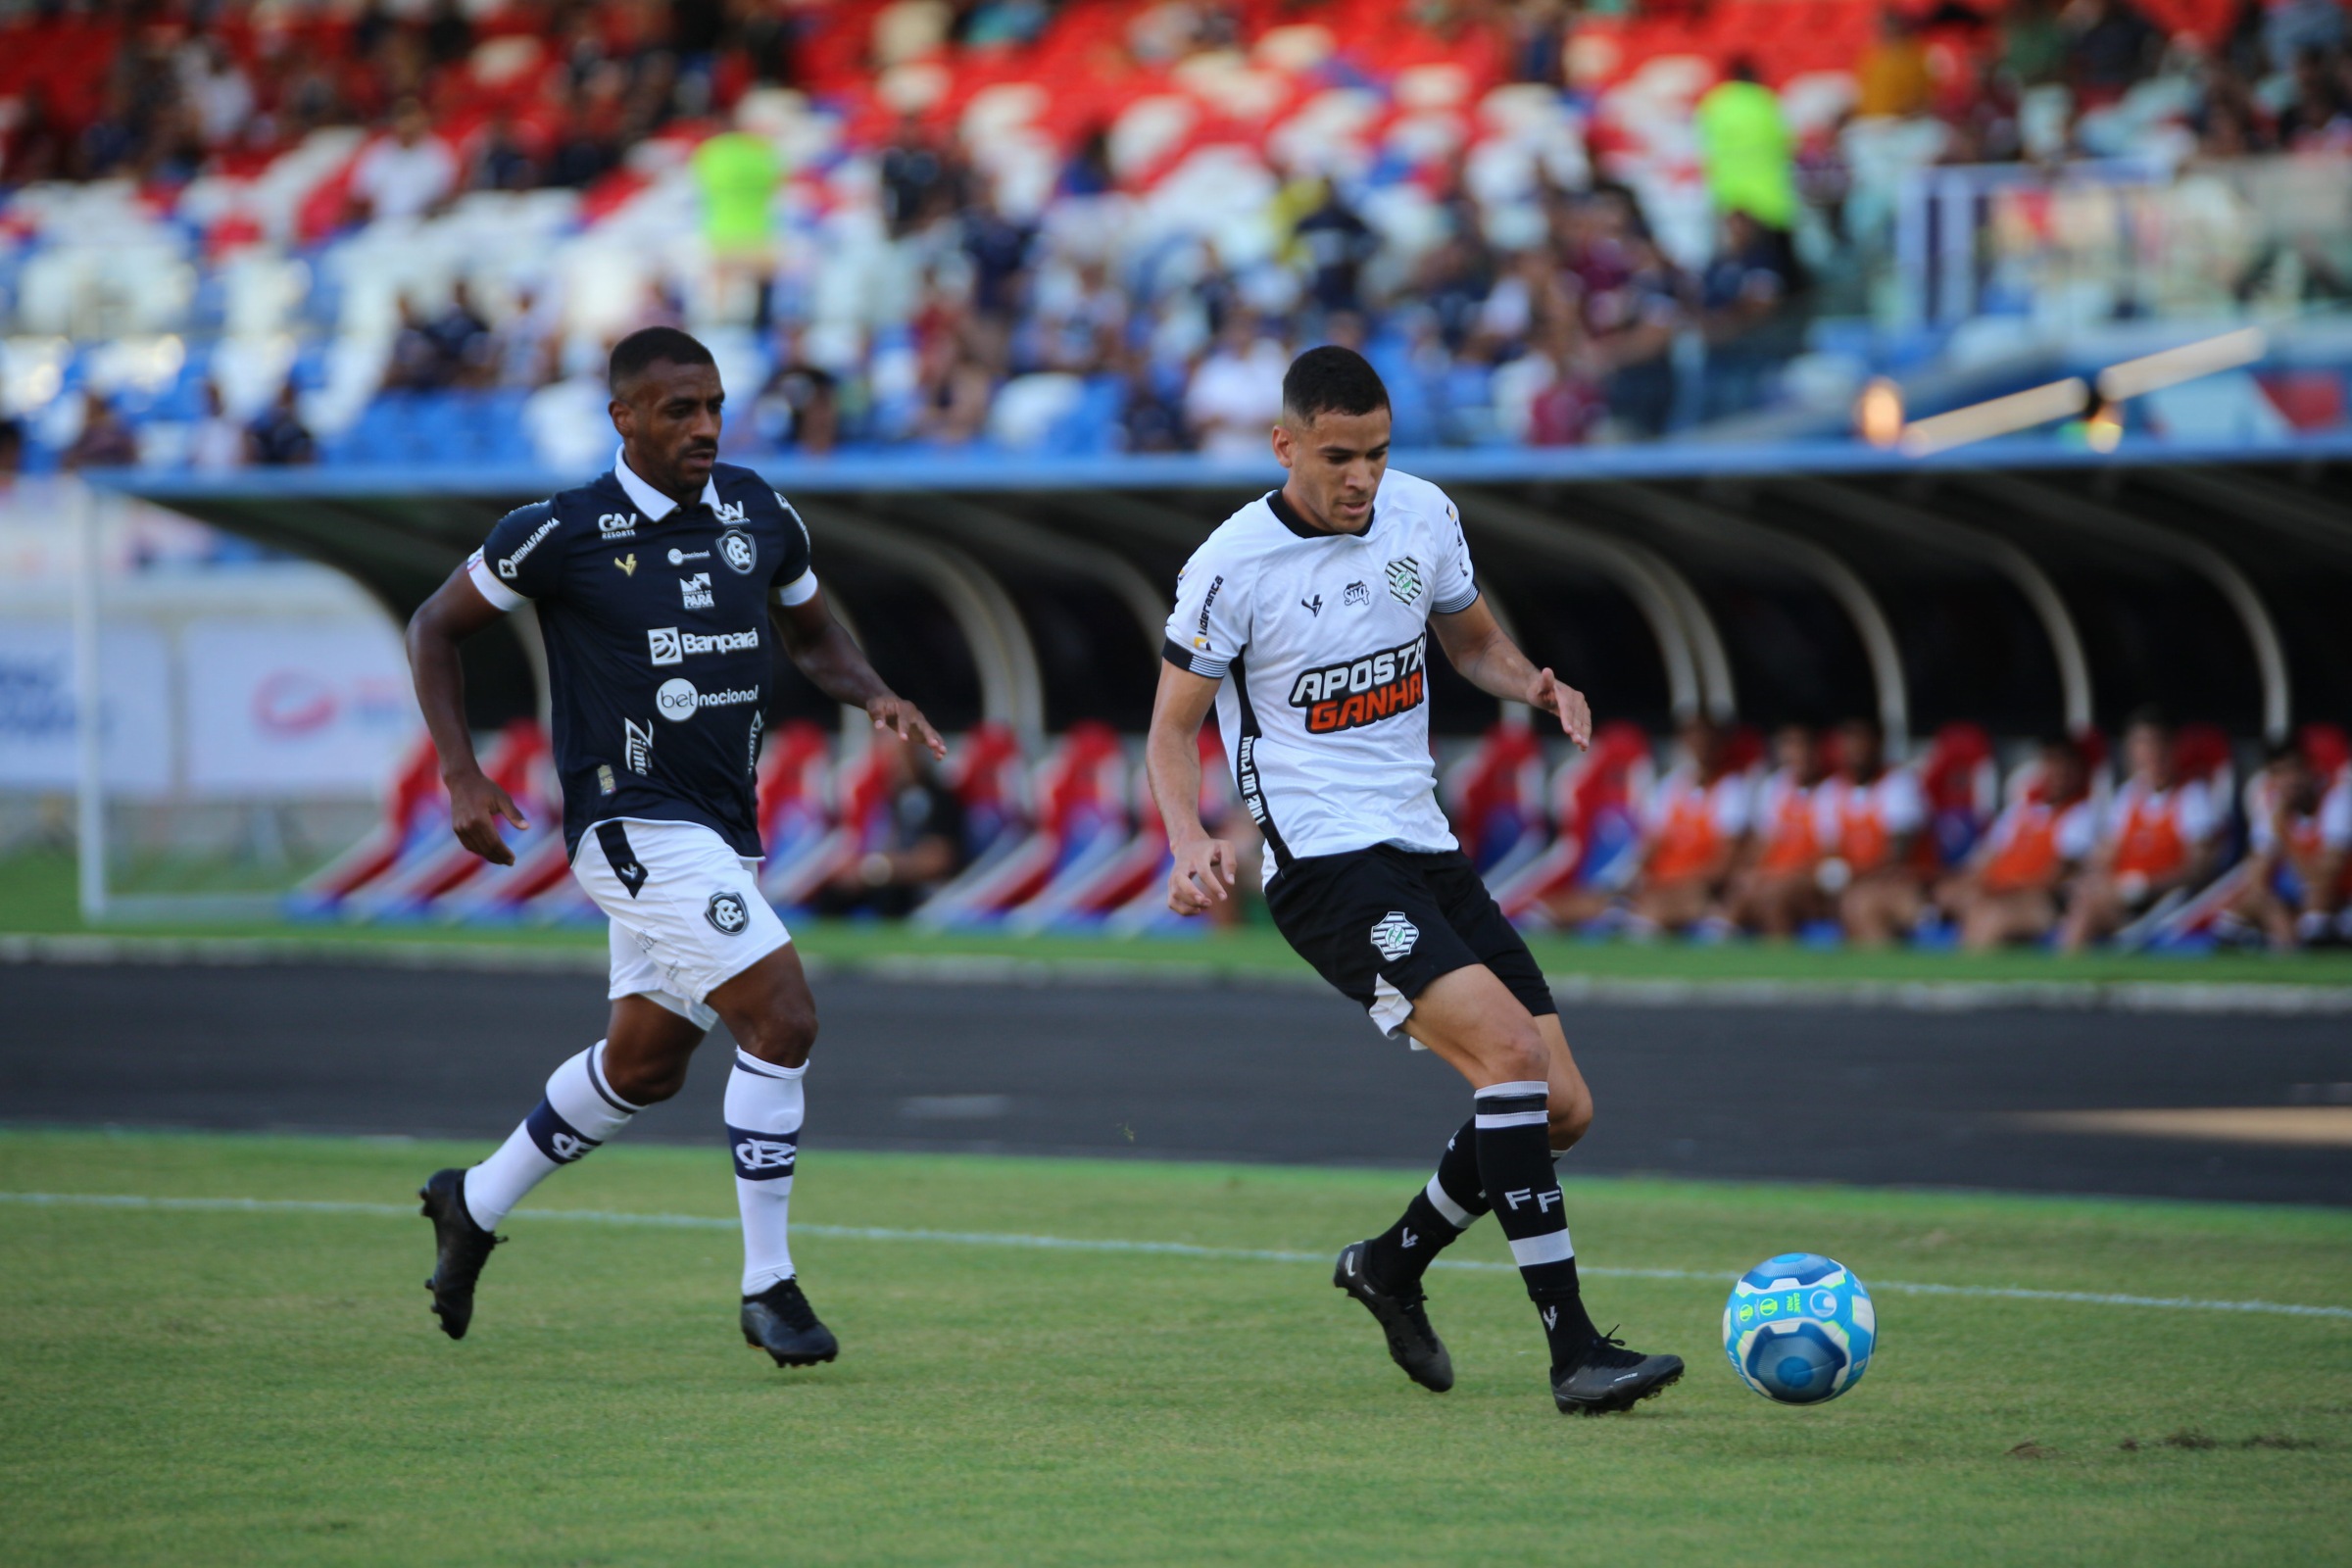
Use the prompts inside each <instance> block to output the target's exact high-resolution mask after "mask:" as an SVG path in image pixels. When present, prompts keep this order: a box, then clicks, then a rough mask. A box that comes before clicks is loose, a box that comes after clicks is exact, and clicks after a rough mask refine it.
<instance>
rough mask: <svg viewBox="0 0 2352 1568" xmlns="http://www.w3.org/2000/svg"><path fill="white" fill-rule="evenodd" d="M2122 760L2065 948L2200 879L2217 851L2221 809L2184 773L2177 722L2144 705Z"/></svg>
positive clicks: (2078, 889)
mask: <svg viewBox="0 0 2352 1568" xmlns="http://www.w3.org/2000/svg"><path fill="white" fill-rule="evenodd" d="M2124 761H2125V765H2126V766H2127V767H2128V768H2130V770H2131V772H2130V776H2129V777H2127V778H2126V779H2125V780H2124V786H2123V788H2122V789H2120V790H2118V791H2117V792H2116V796H2115V799H2114V801H2113V802H2112V803H2110V804H2109V806H2108V808H2107V811H2106V816H2105V821H2104V823H2103V831H2102V832H2101V833H2100V835H2099V841H2098V844H2097V846H2096V848H2095V849H2094V850H2093V852H2092V854H2091V857H2090V859H2089V861H2088V863H2087V864H2086V865H2085V866H2084V867H2083V871H2082V877H2081V878H2080V879H2078V880H2077V882H2076V884H2075V886H2074V889H2073V891H2072V893H2071V895H2070V897H2069V898H2068V900H2067V907H2066V921H2065V923H2064V924H2063V925H2062V926H2061V927H2060V929H2059V933H2058V947H2059V950H2060V951H2061V952H2065V953H2079V952H2081V951H2082V949H2083V948H2085V947H2087V946H2088V945H2090V944H2091V943H2093V942H2095V941H2098V940H2099V939H2100V938H2102V937H2106V936H2111V935H2113V934H2114V933H2115V932H2116V931H2118V930H2120V929H2122V928H2123V926H2124V925H2125V924H2126V923H2127V922H2129V921H2130V920H2131V919H2132V918H2133V917H2134V916H2136V915H2139V914H2142V913H2144V912H2146V911H2147V910H2148V909H2149V908H2150V907H2153V906H2154V905H2155V904H2156V903H2157V902H2158V901H2159V900H2161V899H2162V898H2164V896H2165V895H2166V894H2168V893H2171V892H2173V891H2175V890H2176V889H2184V888H2188V887H2191V886H2194V885H2195V884H2196V883H2198V882H2200V881H2202V880H2203V879H2204V876H2205V873H2206V871H2207V869H2208V867H2209V865H2210V863H2211V861H2212V858H2213V839H2214V834H2215V831H2216V829H2218V828H2219V827H2220V826H2221V817H2220V813H2219V812H2218V811H2217V810H2216V809H2215V807H2214V802H2213V797H2212V795H2211V793H2210V792H2209V791H2208V790H2207V789H2206V787H2205V784H2204V782H2203V781H2202V780H2199V779H2183V778H2181V777H2180V776H2179V775H2178V773H2177V771H2176V759H2175V757H2174V753H2173V732H2172V728H2171V726H2170V725H2169V724H2167V723H2166V722H2165V719H2164V716H2163V715H2162V714H2161V713H2159V712H2158V711H2156V710H2154V709H2146V708H2143V709H2141V710H2140V711H2138V712H2136V713H2134V714H2132V715H2131V722H2130V723H2129V724H2127V725H2126V726H2125V729H2124Z"/></svg>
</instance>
